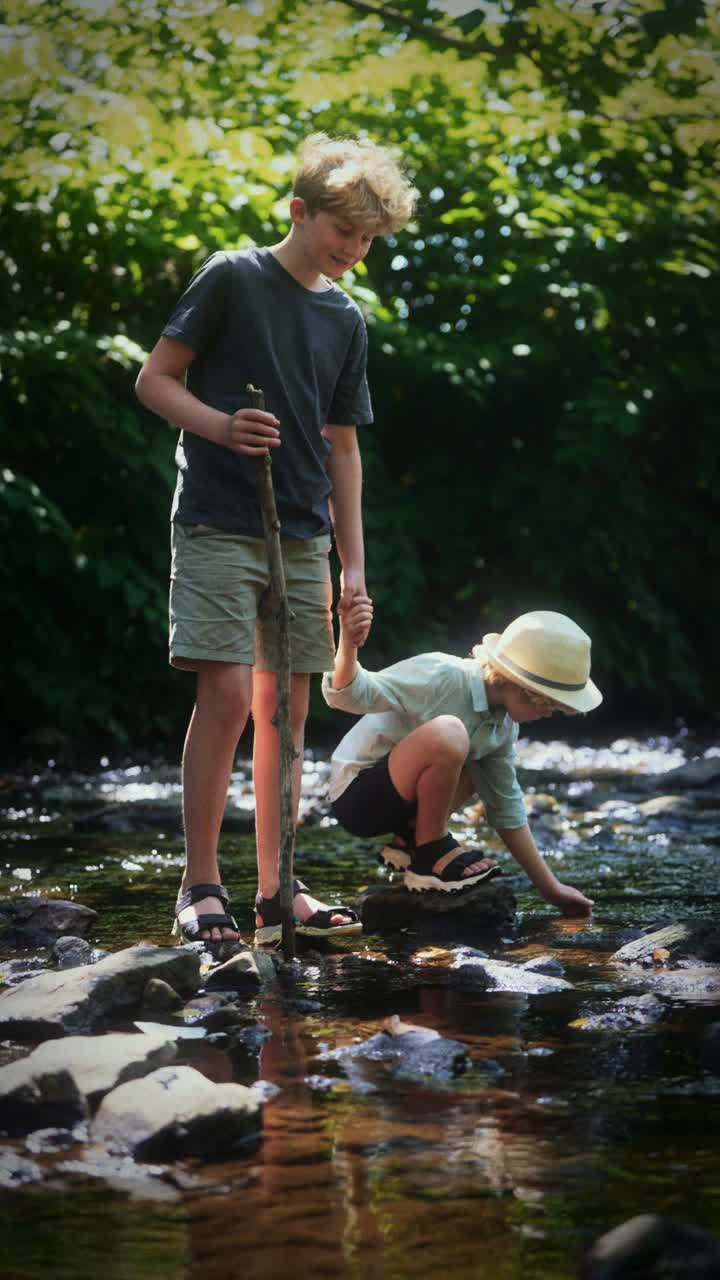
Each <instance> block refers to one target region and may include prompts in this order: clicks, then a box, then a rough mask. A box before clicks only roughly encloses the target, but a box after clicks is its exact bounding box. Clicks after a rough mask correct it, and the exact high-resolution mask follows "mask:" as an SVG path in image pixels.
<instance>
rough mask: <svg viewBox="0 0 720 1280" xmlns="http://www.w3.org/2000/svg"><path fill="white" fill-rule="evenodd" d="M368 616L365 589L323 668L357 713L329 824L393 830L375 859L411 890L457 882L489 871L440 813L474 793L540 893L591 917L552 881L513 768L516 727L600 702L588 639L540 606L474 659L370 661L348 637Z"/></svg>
mask: <svg viewBox="0 0 720 1280" xmlns="http://www.w3.org/2000/svg"><path fill="white" fill-rule="evenodd" d="M371 621H372V604H371V602H370V600H369V599H368V598H367V597H364V598H360V597H356V598H355V601H354V602H353V605H352V606H351V608H350V609H349V610H348V611H347V612H346V613H345V614H342V615H341V618H340V643H339V646H338V651H337V655H336V658H335V666H334V670H333V672H332V674H330V673H326V674H325V676H324V677H323V694H324V696H325V700H326V701H327V702H328V703H329V705H330V706H331V707H337V708H339V709H341V710H343V711H351V712H355V714H356V715H357V714H361V715H362V719H361V720H360V721H359V722H358V723H357V724H356V725H355V726H354V728H352V729H351V730H350V732H349V733H347V734H346V735H345V737H344V738H343V739H342V741H341V742H340V744H339V746H338V747H337V750H336V751H335V753H334V755H333V757H332V770H331V774H330V799H331V801H332V812H333V814H334V816H335V817H336V818H337V820H338V822H339V823H340V824H341V825H342V826H343V827H345V829H346V830H347V831H350V832H351V833H352V834H353V835H358V836H373V835H381V834H384V833H387V832H391V831H392V832H395V833H396V834H395V838H394V840H393V842H392V843H391V844H390V845H388V846H386V848H385V849H384V850H383V855H382V856H383V857H384V859H385V861H386V862H387V863H388V864H391V865H394V866H396V867H398V868H401V869H403V870H405V884H406V886H407V888H408V889H414V890H423V889H442V890H454V889H462V888H464V887H466V886H467V885H471V884H477V883H478V881H480V880H483V879H486V878H488V877H489V876H491V875H497V874H498V873H499V870H500V869H499V867H498V866H497V864H496V863H495V862H494V860H493V859H491V858H484V857H482V855H481V854H479V853H478V852H477V851H474V850H469V849H465V848H463V847H462V846H461V845H460V844H458V842H457V840H456V839H455V838H454V836H452V835H451V834H450V832H449V831H448V822H449V818H450V814H451V813H452V812H453V811H454V810H455V809H457V808H459V807H460V806H462V805H464V804H466V803H467V801H468V800H469V799H470V796H471V795H472V794H473V792H475V793H476V794H477V795H479V797H480V799H481V800H482V801H483V802H484V805H485V810H486V813H487V819H488V822H489V823H490V825H491V826H493V827H495V829H496V830H497V833H498V835H499V836H500V838H501V839H502V841H503V843H504V844H505V845H506V846H507V848H508V849H509V851H510V853H511V854H512V855H513V857H514V858H515V859H516V860H517V861H518V862H519V863H520V866H521V867H522V869H523V871H524V872H525V873H526V875H527V876H528V877H529V878H530V880H531V881H532V883H533V885H534V886H535V888H536V889H537V891H538V893H540V894H541V895H542V897H543V898H545V899H546V900H547V901H548V902H552V903H553V905H554V906H556V907H559V909H560V910H561V911H562V913H563V915H567V916H588V915H590V913H591V910H592V900H591V899H590V898H586V897H585V896H584V894H582V893H580V891H579V890H578V889H573V888H572V887H571V886H570V885H567V884H562V883H561V882H560V881H559V880H558V879H557V878H556V877H555V875H554V874H553V872H552V871H551V870H550V868H549V867H548V865H547V863H546V862H545V860H544V859H543V857H542V855H541V854H540V852H539V851H538V849H537V847H536V845H535V841H534V840H533V837H532V834H531V832H530V828H529V826H528V824H527V820H526V817H525V807H524V804H523V797H522V792H521V790H520V787H519V784H518V781H517V777H516V774H515V768H514V765H513V757H514V744H515V741H516V739H517V736H518V725H519V724H521V723H523V722H525V721H529V720H538V719H540V718H543V717H545V716H549V715H552V713H553V711H563V712H565V714H566V715H573V714H575V713H576V712H578V711H591V710H592V709H593V708H594V707H597V706H598V705H599V704H600V702H601V701H602V695H601V693H600V692H599V690H598V689H597V688H596V686H595V685H594V684H593V682H592V680H591V679H590V640H589V638H588V636H586V635H585V633H584V631H581V629H580V627H578V626H577V625H576V624H575V623H574V622H572V621H571V619H570V618H566V617H565V616H564V615H563V614H561V613H552V612H548V611H542V610H541V611H537V612H533V613H524V614H522V615H521V617H519V618H516V619H515V621H514V622H511V623H510V625H509V626H508V627H506V628H505V630H504V631H503V633H502V635H496V634H490V635H486V636H485V637H484V638H483V642H482V645H476V647H475V648H474V649H473V655H472V657H471V658H456V657H453V656H451V655H449V654H445V653H425V654H421V655H420V656H419V657H416V658H408V659H407V660H405V661H404V662H398V663H396V664H395V665H394V666H392V667H386V668H385V670H383V671H379V672H371V671H365V670H363V668H362V667H361V666H360V665H359V663H358V661H357V647H356V645H355V643H354V639H353V636H354V634H359V633H364V632H365V631H366V630H367V629H368V628H369V626H370V623H371Z"/></svg>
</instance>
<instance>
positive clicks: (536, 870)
mask: <svg viewBox="0 0 720 1280" xmlns="http://www.w3.org/2000/svg"><path fill="white" fill-rule="evenodd" d="M498 835H499V836H500V839H501V840H502V841H503V844H505V846H506V847H507V848H508V849H509V850H510V853H511V854H512V856H513V858H514V859H515V861H516V862H519V863H520V866H521V867H522V869H523V871H524V872H525V874H526V876H528V878H529V879H530V880H531V882H532V883H533V885H534V886H535V888H536V889H537V891H538V893H539V894H540V895H541V897H543V898H545V900H546V902H552V904H553V906H556V907H559V908H560V910H561V911H562V913H563V915H565V916H589V915H590V914H591V913H592V905H593V904H592V899H591V898H586V897H585V895H584V894H583V893H581V892H580V890H579V889H573V888H572V886H571V885H569V884H562V882H561V881H560V880H558V878H557V876H555V875H554V874H553V872H552V871H551V870H550V868H549V866H548V865H547V863H546V861H545V859H544V858H543V856H542V854H541V853H540V851H539V849H538V847H537V845H536V844H535V841H534V840H533V837H532V832H531V831H530V828H529V826H528V825H527V823H526V824H525V826H523V827H514V828H512V829H511V830H507V829H505V830H503V831H500V830H498Z"/></svg>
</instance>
